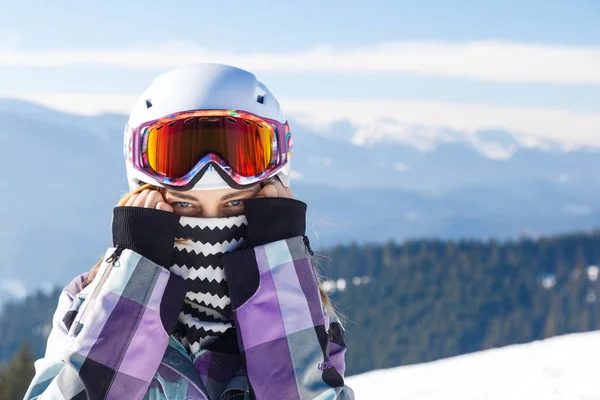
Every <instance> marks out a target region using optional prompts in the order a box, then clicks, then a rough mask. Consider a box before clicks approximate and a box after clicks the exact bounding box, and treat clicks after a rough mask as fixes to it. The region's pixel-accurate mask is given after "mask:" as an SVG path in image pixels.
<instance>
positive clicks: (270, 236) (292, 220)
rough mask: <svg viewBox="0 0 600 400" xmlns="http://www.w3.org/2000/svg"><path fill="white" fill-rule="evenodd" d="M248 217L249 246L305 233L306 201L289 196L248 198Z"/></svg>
mask: <svg viewBox="0 0 600 400" xmlns="http://www.w3.org/2000/svg"><path fill="white" fill-rule="evenodd" d="M244 214H245V215H246V219H247V220H248V228H247V231H246V239H245V247H256V246H260V245H263V244H267V243H271V242H276V241H278V240H283V239H289V238H292V237H295V236H301V235H304V233H305V231H306V203H304V202H302V201H300V200H295V199H289V198H285V197H259V198H254V199H249V200H246V201H244Z"/></svg>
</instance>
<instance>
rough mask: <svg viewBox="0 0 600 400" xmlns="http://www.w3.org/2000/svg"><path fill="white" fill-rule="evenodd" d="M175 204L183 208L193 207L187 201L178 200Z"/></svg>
mask: <svg viewBox="0 0 600 400" xmlns="http://www.w3.org/2000/svg"><path fill="white" fill-rule="evenodd" d="M173 205H174V206H177V207H181V208H188V207H191V204H190V203H188V202H187V201H176V202H175V203H173Z"/></svg>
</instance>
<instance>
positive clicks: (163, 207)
mask: <svg viewBox="0 0 600 400" xmlns="http://www.w3.org/2000/svg"><path fill="white" fill-rule="evenodd" d="M156 209H157V210H163V211H168V212H173V207H171V206H170V205H168V204H167V203H165V202H164V201H159V202H158V203H156Z"/></svg>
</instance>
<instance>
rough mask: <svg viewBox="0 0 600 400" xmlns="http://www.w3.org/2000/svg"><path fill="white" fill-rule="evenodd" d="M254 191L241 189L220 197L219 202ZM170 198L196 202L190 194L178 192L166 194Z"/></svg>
mask: <svg viewBox="0 0 600 400" xmlns="http://www.w3.org/2000/svg"><path fill="white" fill-rule="evenodd" d="M255 190H256V188H250V189H243V190H237V191H235V192H233V193H229V194H226V195H225V196H223V197H221V200H222V201H223V200H229V199H231V198H232V197H237V196H241V195H244V194H247V193H252V192H254V191H255ZM168 194H169V196H170V197H174V198H176V199H182V200H198V199H197V198H196V197H195V196H192V195H191V194H185V193H180V192H175V193H168Z"/></svg>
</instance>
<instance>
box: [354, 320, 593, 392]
mask: <svg viewBox="0 0 600 400" xmlns="http://www.w3.org/2000/svg"><path fill="white" fill-rule="evenodd" d="M599 363H600V332H588V333H576V334H571V335H565V336H559V337H555V338H551V339H546V340H543V341H538V342H533V343H527V344H520V345H514V346H508V347H503V348H498V349H491V350H486V351H481V352H478V353H472V354H467V355H463V356H458V357H453V358H448V359H445V360H439V361H435V362H431V363H425V364H418V365H411V366H406V367H396V368H390V369H386V370H376V371H371V372H367V373H364V374H360V375H355V376H351V377H348V378H347V383H348V386H350V387H351V388H352V389H353V390H354V392H355V394H356V398H357V399H387V400H409V399H410V400H440V399H444V400H455V399H456V400H483V399H485V400H507V399H510V400H538V399H540V400H541V399H543V400H584V399H585V400H592V399H600V384H598V380H597V369H598V364H599Z"/></svg>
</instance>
